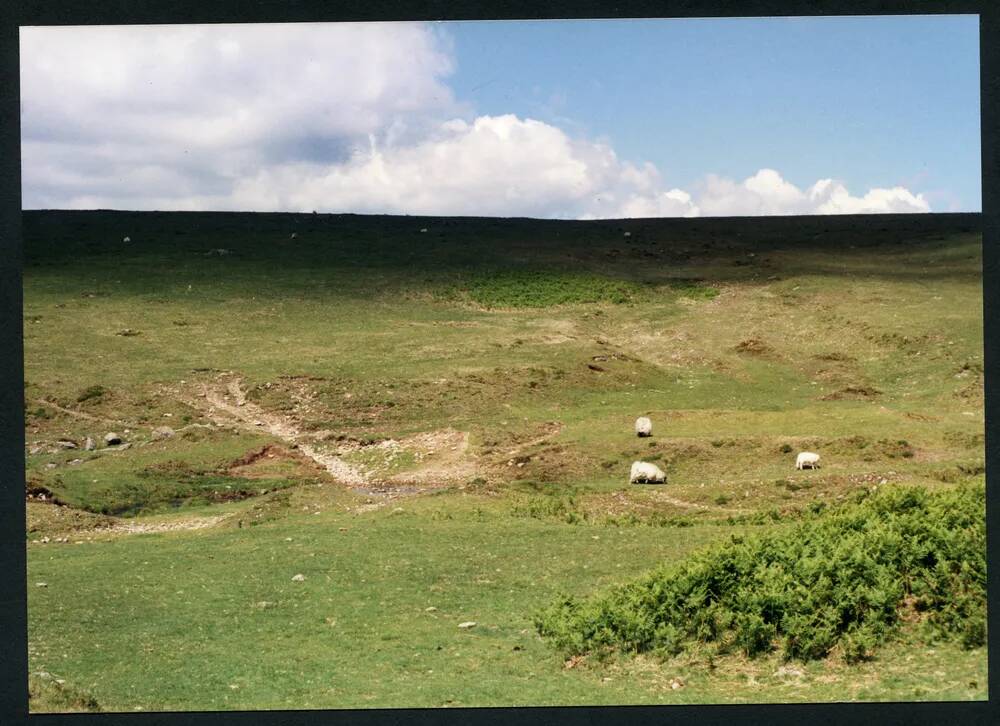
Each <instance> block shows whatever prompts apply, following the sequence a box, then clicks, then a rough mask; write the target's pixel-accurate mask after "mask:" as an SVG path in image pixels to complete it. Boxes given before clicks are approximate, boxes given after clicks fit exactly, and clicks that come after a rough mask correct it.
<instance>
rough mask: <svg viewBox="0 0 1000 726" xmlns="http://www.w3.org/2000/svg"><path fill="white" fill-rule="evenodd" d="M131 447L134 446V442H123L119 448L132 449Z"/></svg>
mask: <svg viewBox="0 0 1000 726" xmlns="http://www.w3.org/2000/svg"><path fill="white" fill-rule="evenodd" d="M131 448H132V444H130V443H128V442H126V443H124V444H122V445H121V446H119V447H118V450H119V451H125V449H131Z"/></svg>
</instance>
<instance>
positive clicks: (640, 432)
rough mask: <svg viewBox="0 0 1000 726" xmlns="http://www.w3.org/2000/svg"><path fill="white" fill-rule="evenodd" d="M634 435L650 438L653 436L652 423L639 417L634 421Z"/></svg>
mask: <svg viewBox="0 0 1000 726" xmlns="http://www.w3.org/2000/svg"><path fill="white" fill-rule="evenodd" d="M635 435H636V436H652V435H653V422H652V421H650V420H649V419H648V418H646V417H645V416H640V417H639V418H637V419H636V420H635Z"/></svg>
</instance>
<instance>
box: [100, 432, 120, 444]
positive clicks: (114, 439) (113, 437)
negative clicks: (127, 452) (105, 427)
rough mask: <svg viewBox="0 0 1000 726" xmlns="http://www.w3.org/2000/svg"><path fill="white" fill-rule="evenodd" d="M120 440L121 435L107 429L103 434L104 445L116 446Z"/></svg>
mask: <svg viewBox="0 0 1000 726" xmlns="http://www.w3.org/2000/svg"><path fill="white" fill-rule="evenodd" d="M121 442H122V437H121V436H119V435H118V434H116V433H115V432H114V431H109V432H108V433H106V434H104V445H105V446H117V445H118V444H120V443H121Z"/></svg>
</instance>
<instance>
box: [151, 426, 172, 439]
mask: <svg viewBox="0 0 1000 726" xmlns="http://www.w3.org/2000/svg"><path fill="white" fill-rule="evenodd" d="M175 433H176V431H174V430H173V429H172V428H170V427H169V426H157V427H156V428H155V429H153V438H154V439H169V438H170V437H171V436H173V435H174V434H175Z"/></svg>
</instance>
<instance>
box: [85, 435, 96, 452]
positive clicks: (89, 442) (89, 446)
mask: <svg viewBox="0 0 1000 726" xmlns="http://www.w3.org/2000/svg"><path fill="white" fill-rule="evenodd" d="M96 448H97V445H96V444H95V443H94V440H93V439H92V438H90V437H89V436H88V437H87V438H85V439H84V440H83V450H84V451H93V450H94V449H96Z"/></svg>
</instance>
